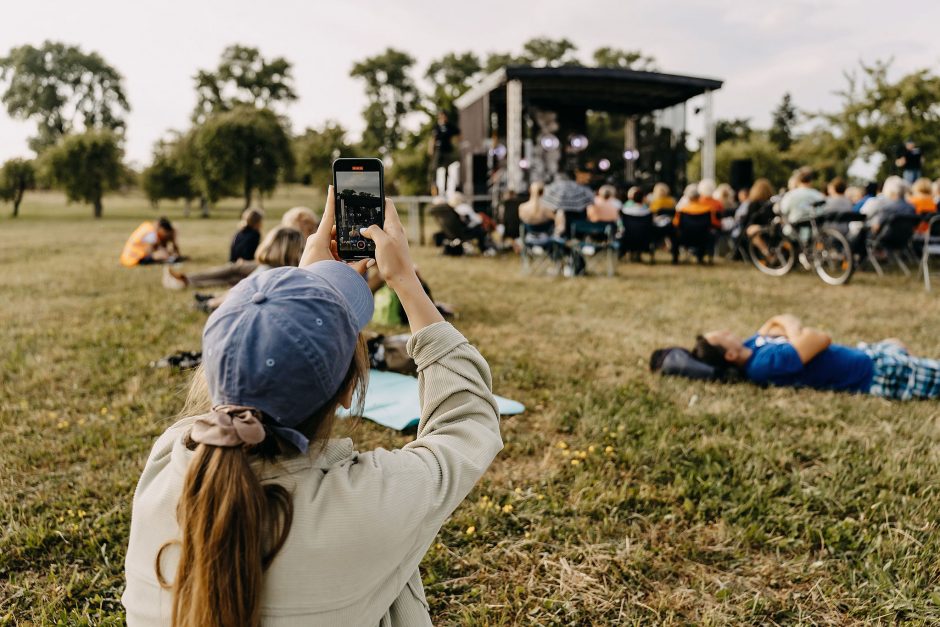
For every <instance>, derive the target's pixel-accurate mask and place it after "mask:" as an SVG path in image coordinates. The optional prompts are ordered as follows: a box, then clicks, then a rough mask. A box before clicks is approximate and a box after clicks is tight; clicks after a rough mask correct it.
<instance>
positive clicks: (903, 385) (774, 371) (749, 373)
mask: <svg viewBox="0 0 940 627" xmlns="http://www.w3.org/2000/svg"><path fill="white" fill-rule="evenodd" d="M692 355H693V356H694V357H695V358H696V359H698V360H699V361H702V362H705V363H707V364H709V365H710V366H713V367H714V368H716V369H717V370H719V371H721V372H723V373H724V374H725V375H726V376H727V377H730V378H733V377H734V376H741V377H743V378H745V379H747V380H749V381H753V382H754V383H758V384H769V385H776V386H789V387H808V388H814V389H818V390H842V391H846V392H856V393H861V394H872V395H875V396H881V397H884V398H890V399H898V400H909V399H915V398H938V397H940V360H936V359H925V358H923V357H915V356H913V355H911V354H910V352H909V351H908V349H907V347H906V346H904V344H902V343H901V342H900V341H899V340H896V339H889V340H883V341H881V342H877V343H875V344H864V343H862V344H859V345H858V348H849V347H847V346H842V345H839V344H833V343H832V338H831V337H830V336H829V334H828V333H825V332H824V331H820V330H818V329H813V328H810V327H804V326H803V324H802V323H801V322H800V321H799V320H798V319H797V318H796V317H794V316H791V315H788V314H784V315H781V316H774V317H773V318H771V319H770V320H768V321H767V322H765V323H764V325H763V326H762V327H761V328H760V329H759V330H758V331H757V333H756V334H755V335H752V336H751V337H750V338H748V339H746V340H741V339H740V338H739V337H738V336H736V335H735V334H734V333H732V332H731V331H726V330H723V331H711V332H709V333H706V334H704V335H701V336H699V337H698V338H697V340H696V342H695V347H694V348H693V349H692Z"/></svg>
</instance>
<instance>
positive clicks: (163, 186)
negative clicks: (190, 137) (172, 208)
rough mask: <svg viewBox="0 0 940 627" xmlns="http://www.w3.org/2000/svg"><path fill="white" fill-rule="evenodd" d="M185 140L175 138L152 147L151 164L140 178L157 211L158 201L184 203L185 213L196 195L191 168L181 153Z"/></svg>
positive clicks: (178, 137) (182, 152)
mask: <svg viewBox="0 0 940 627" xmlns="http://www.w3.org/2000/svg"><path fill="white" fill-rule="evenodd" d="M184 142H185V138H184V137H183V136H177V137H175V138H172V139H167V140H160V141H158V142H157V143H156V145H155V146H154V151H153V161H152V162H151V164H150V166H148V167H147V168H145V169H144V171H143V172H142V173H141V176H140V185H141V187H142V188H143V190H144V193H145V194H146V195H147V198H148V199H149V200H150V202H151V203H152V204H153V206H154V207H156V206H157V205H158V204H159V203H160V201H161V200H164V199H166V200H180V199H182V200H184V201H185V202H186V212H187V214H188V213H189V206H190V203H191V202H192V199H193V198H195V197H197V196H198V195H199V193H198V191H197V184H196V180H195V176H194V172H193V170H192V168H191V164H190V163H189V162H188V160H187V158H186V155H185V154H184V151H185V150H186V149H187V147H186V146H185V145H184Z"/></svg>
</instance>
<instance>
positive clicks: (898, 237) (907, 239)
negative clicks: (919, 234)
mask: <svg viewBox="0 0 940 627" xmlns="http://www.w3.org/2000/svg"><path fill="white" fill-rule="evenodd" d="M923 221H924V220H923V218H922V217H921V216H919V215H907V214H895V215H892V216H889V217H888V219H887V220H885V222H884V223H882V225H881V228H879V229H878V232H877V233H875V234H874V235H871V234H869V236H868V239H867V240H866V242H865V258H866V259H868V261H870V262H871V265H872V267H874V268H875V272H877V273H878V276H884V270H883V269H882V266H881V263H880V262H879V261H878V254H879V253H884V254H885V256H886V258H887V259H889V260H892V261H894V262H895V263H896V264H897V265H898V267H900V268H901V271H902V272H903V273H904V276H911V271H910V270H909V269H908V267H907V265H906V264H905V263H904V258H903V256H904V255H908V256H909V257H913V256H914V255H913V252H914V249H913V240H914V231H915V230H916V229H917V226H918V225H919V224H920V223H921V222H923Z"/></svg>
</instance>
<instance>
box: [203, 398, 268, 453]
mask: <svg viewBox="0 0 940 627" xmlns="http://www.w3.org/2000/svg"><path fill="white" fill-rule="evenodd" d="M189 437H190V438H192V440H193V442H196V443H198V444H208V445H210V446H226V447H231V446H242V445H244V444H249V445H253V444H260V443H261V442H263V441H264V438H265V433H264V425H262V424H261V412H259V411H258V410H257V409H254V408H253V407H242V406H240V405H216V406H215V407H213V408H212V411H210V412H209V413H208V414H203V415H201V416H198V417H197V418H196V420H195V422H193V430H192V432H191V433H190V436H189Z"/></svg>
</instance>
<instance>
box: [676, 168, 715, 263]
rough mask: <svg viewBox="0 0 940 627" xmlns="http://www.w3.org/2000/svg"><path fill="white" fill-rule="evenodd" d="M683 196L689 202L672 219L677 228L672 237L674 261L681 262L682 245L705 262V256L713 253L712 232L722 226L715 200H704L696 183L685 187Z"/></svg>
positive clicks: (699, 260)
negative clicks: (716, 210)
mask: <svg viewBox="0 0 940 627" xmlns="http://www.w3.org/2000/svg"><path fill="white" fill-rule="evenodd" d="M683 197H684V198H686V199H687V202H686V203H685V204H684V205H683V206H682V207H680V208H679V209H678V210H677V211H676V215H675V217H674V218H673V221H672V224H673V227H674V229H675V234H674V236H673V238H672V263H673V264H678V263H679V249H680V247H682V246H686V247H689V248H691V249H693V252H694V253H695V256H696V258H697V259H698V262H699V263H703V262H704V258H705V257H710V256H711V254H712V248H713V246H714V237H713V235H712V232H713V231H714V230H716V229H720V228H721V221H720V220H719V219H718V217H717V213H716V212H715V210H714V209H715V205H714V202H704V200H705V199H703V198H701V196H699V189H698V186H696V185H695V184H694V183H693V184H691V185H689V186H687V187H686V188H685V193H684V194H683ZM708 200H713V199H711V198H709V199H708Z"/></svg>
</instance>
